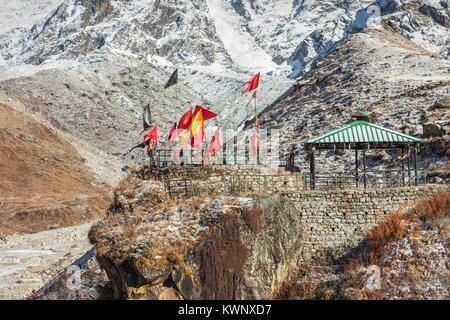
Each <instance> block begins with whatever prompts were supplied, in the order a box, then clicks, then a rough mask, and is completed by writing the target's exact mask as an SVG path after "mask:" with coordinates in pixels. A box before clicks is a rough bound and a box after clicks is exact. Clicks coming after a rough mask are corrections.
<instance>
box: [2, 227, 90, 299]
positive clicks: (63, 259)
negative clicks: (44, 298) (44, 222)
mask: <svg viewBox="0 0 450 320" xmlns="http://www.w3.org/2000/svg"><path fill="white" fill-rule="evenodd" d="M91 225H92V223H87V224H83V225H79V226H75V227H67V228H60V229H55V230H49V231H43V232H39V233H35V234H28V235H21V236H9V237H6V240H7V242H6V243H5V242H3V241H1V240H0V299H23V298H26V297H27V296H29V295H30V294H31V293H33V291H34V290H37V289H39V288H40V287H41V286H42V285H44V284H45V283H46V282H47V281H49V280H51V279H52V278H53V277H54V276H56V275H57V274H58V273H59V272H60V271H62V270H63V269H64V268H66V267H67V266H69V265H70V264H71V263H72V262H73V261H74V260H76V259H77V258H79V257H80V256H82V255H83V254H84V253H85V252H86V251H88V250H89V249H91V248H92V246H91V245H90V244H89V241H88V238H87V234H88V232H89V229H90V227H91Z"/></svg>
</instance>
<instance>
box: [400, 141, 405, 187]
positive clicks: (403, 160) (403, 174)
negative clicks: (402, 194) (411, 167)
mask: <svg viewBox="0 0 450 320" xmlns="http://www.w3.org/2000/svg"><path fill="white" fill-rule="evenodd" d="M404 156H405V148H403V147H402V158H401V159H402V183H403V186H405V159H403V157H404Z"/></svg>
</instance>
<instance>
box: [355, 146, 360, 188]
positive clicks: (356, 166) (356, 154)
mask: <svg viewBox="0 0 450 320" xmlns="http://www.w3.org/2000/svg"><path fill="white" fill-rule="evenodd" d="M355 179H356V187H357V188H358V187H359V181H358V180H359V177H358V147H357V146H356V144H355Z"/></svg>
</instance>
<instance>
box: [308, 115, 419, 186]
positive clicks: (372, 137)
mask: <svg viewBox="0 0 450 320" xmlns="http://www.w3.org/2000/svg"><path fill="white" fill-rule="evenodd" d="M353 118H356V121H353V122H352V123H350V124H347V125H345V126H343V127H341V128H338V129H335V130H332V131H330V132H328V133H325V134H323V135H321V136H319V137H317V138H314V139H311V140H309V141H307V142H306V143H305V147H306V149H307V150H308V152H309V154H310V175H311V188H312V189H315V174H316V172H315V151H316V150H355V180H356V186H357V187H358V185H359V176H358V150H361V151H362V153H363V177H364V187H366V151H367V150H375V149H385V150H386V149H401V151H402V159H401V162H402V180H403V184H404V185H405V177H404V158H405V157H404V154H405V151H408V154H409V153H410V151H411V150H413V151H414V171H415V184H416V185H418V184H419V178H418V172H417V148H418V146H419V144H420V143H421V142H423V140H421V139H418V138H415V137H412V136H410V135H407V134H404V133H400V132H396V131H394V130H390V129H387V128H383V127H380V126H378V125H375V124H373V123H370V122H369V121H368V116H367V115H366V114H364V113H363V112H361V111H358V112H356V113H355V114H354V115H353ZM407 158H408V176H409V177H411V169H410V168H411V165H410V157H409V156H408V157H407ZM410 180H411V179H409V180H408V183H410Z"/></svg>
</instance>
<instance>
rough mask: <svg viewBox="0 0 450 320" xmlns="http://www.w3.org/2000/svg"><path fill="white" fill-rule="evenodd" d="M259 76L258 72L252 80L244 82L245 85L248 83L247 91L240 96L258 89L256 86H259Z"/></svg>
mask: <svg viewBox="0 0 450 320" xmlns="http://www.w3.org/2000/svg"><path fill="white" fill-rule="evenodd" d="M259 74H260V72H258V74H257V75H256V76H254V77H253V78H251V79H250V80H249V81H247V82H246V83H248V88H247V90H245V91H244V92H242V94H244V93H247V92H250V91H252V90H255V89H256V88H258V86H259Z"/></svg>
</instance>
